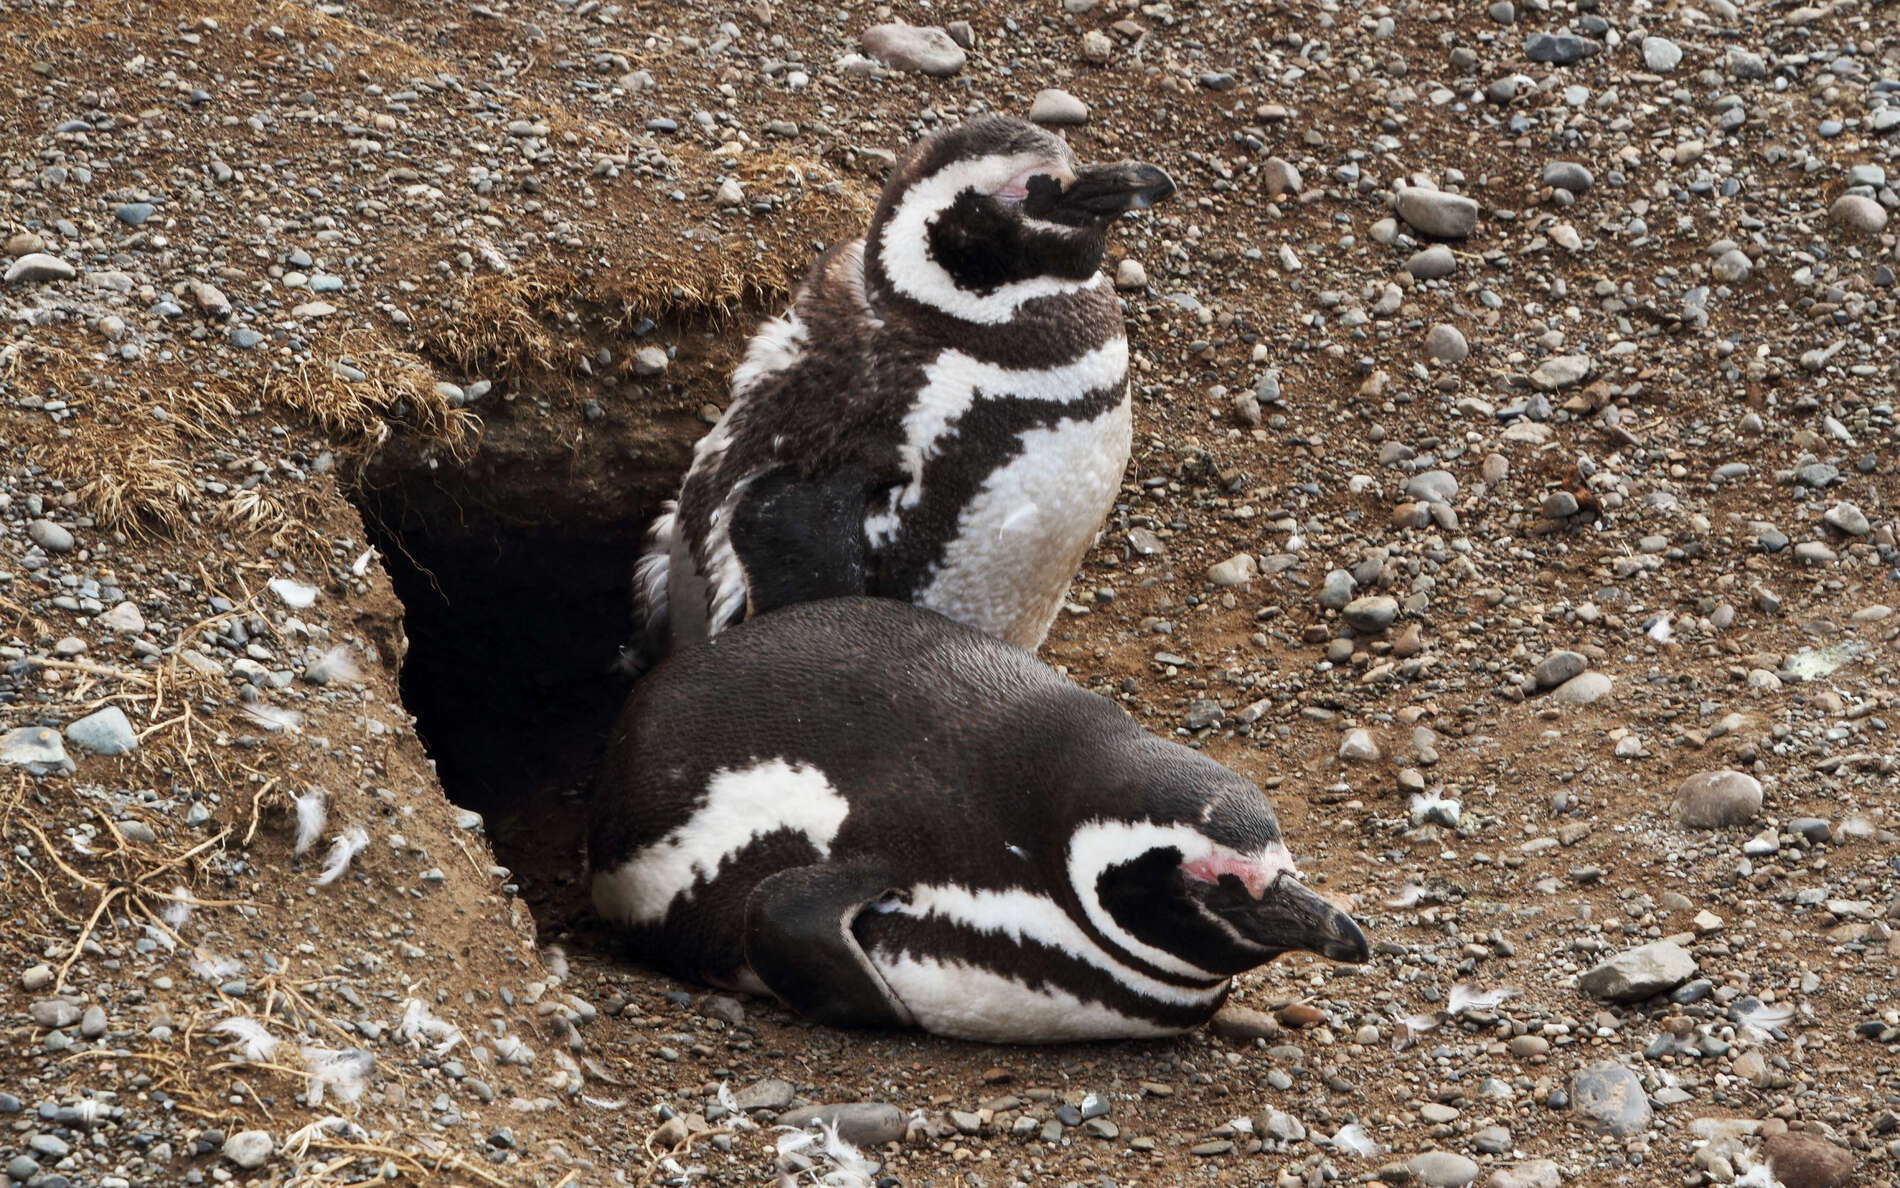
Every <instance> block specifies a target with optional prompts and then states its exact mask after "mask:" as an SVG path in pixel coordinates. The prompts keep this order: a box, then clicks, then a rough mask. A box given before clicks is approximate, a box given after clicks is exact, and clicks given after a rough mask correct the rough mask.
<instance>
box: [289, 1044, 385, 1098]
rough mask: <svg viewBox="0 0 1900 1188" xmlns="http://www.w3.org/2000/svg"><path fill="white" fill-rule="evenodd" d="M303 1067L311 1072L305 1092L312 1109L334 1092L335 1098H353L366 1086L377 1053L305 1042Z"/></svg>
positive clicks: (374, 1068) (360, 1093)
mask: <svg viewBox="0 0 1900 1188" xmlns="http://www.w3.org/2000/svg"><path fill="white" fill-rule="evenodd" d="M300 1051H301V1052H302V1054H303V1066H304V1070H305V1071H306V1072H308V1073H309V1074H310V1083H309V1086H308V1087H307V1088H306V1089H305V1090H304V1096H305V1097H306V1098H307V1099H308V1100H309V1102H310V1108H312V1109H315V1108H317V1107H318V1106H320V1105H322V1104H323V1099H324V1098H325V1097H326V1096H328V1095H330V1094H335V1095H336V1099H337V1100H338V1101H341V1102H344V1103H346V1104H347V1103H350V1102H354V1101H355V1100H356V1099H357V1098H359V1097H361V1096H363V1090H365V1089H367V1088H368V1087H369V1078H370V1074H372V1073H374V1072H375V1071H376V1057H374V1056H372V1055H370V1054H369V1053H368V1052H365V1051H364V1050H363V1049H361V1048H319V1047H315V1046H313V1045H305V1046H304V1047H303V1048H302V1049H300Z"/></svg>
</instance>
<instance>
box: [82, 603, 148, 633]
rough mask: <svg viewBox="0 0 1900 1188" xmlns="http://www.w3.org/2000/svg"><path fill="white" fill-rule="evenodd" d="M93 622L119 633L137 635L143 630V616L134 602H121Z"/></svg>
mask: <svg viewBox="0 0 1900 1188" xmlns="http://www.w3.org/2000/svg"><path fill="white" fill-rule="evenodd" d="M93 622H94V623H96V624H98V625H99V626H101V627H104V628H105V629H107V630H108V631H114V632H117V633H118V634H120V635H137V634H138V633H139V632H141V631H143V630H145V616H144V615H143V614H141V613H140V612H139V605H138V603H136V602H121V603H119V604H118V605H117V606H115V607H113V608H112V609H111V610H109V611H107V612H105V613H104V614H102V615H100V616H99V617H98V618H96V619H94V620H93Z"/></svg>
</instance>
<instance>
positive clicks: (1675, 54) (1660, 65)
mask: <svg viewBox="0 0 1900 1188" xmlns="http://www.w3.org/2000/svg"><path fill="white" fill-rule="evenodd" d="M1681 64H1682V47H1681V46H1679V45H1677V44H1676V43H1675V42H1673V41H1671V40H1669V39H1668V38H1667V37H1645V38H1643V65H1645V66H1647V67H1649V69H1650V71H1651V72H1652V73H1654V74H1668V73H1669V72H1670V71H1671V70H1674V69H1675V68H1676V67H1677V66H1679V65H1681Z"/></svg>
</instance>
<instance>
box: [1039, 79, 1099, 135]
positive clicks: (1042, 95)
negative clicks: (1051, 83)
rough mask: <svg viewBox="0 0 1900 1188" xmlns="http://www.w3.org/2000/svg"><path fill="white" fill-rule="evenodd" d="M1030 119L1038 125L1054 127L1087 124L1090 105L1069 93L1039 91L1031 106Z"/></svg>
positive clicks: (1049, 90) (1048, 89) (1054, 89)
mask: <svg viewBox="0 0 1900 1188" xmlns="http://www.w3.org/2000/svg"><path fill="white" fill-rule="evenodd" d="M1029 118H1030V119H1031V120H1033V121H1035V122H1036V123H1038V124H1049V125H1051V126H1054V127H1063V126H1065V125H1074V124H1086V123H1088V122H1089V105H1088V104H1086V103H1084V102H1082V101H1081V100H1080V99H1077V98H1076V97H1075V96H1074V95H1071V94H1069V93H1068V92H1067V91H1059V90H1057V89H1056V88H1054V87H1046V88H1044V89H1043V90H1040V91H1037V92H1036V98H1035V99H1034V100H1033V101H1032V102H1031V103H1030V104H1029Z"/></svg>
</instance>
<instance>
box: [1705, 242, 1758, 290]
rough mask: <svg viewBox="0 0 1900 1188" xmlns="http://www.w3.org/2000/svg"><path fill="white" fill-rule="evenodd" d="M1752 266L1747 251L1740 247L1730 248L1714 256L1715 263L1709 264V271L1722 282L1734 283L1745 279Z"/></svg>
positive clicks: (1752, 263)
mask: <svg viewBox="0 0 1900 1188" xmlns="http://www.w3.org/2000/svg"><path fill="white" fill-rule="evenodd" d="M1754 266H1755V265H1754V262H1753V261H1752V260H1750V259H1749V258H1748V253H1747V252H1745V251H1743V250H1742V249H1740V248H1730V249H1729V250H1728V251H1726V252H1723V253H1722V254H1721V255H1719V256H1717V257H1716V258H1715V263H1714V264H1712V265H1710V267H1709V271H1710V272H1711V273H1712V274H1713V275H1714V276H1715V279H1716V280H1719V281H1721V282H1722V283H1723V284H1734V283H1735V282H1737V281H1744V280H1747V279H1748V273H1749V270H1750V269H1752V268H1753V267H1754Z"/></svg>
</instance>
